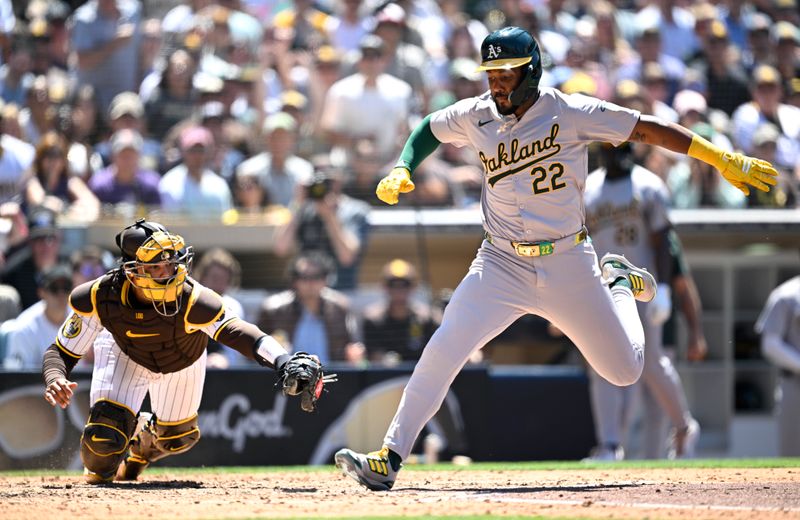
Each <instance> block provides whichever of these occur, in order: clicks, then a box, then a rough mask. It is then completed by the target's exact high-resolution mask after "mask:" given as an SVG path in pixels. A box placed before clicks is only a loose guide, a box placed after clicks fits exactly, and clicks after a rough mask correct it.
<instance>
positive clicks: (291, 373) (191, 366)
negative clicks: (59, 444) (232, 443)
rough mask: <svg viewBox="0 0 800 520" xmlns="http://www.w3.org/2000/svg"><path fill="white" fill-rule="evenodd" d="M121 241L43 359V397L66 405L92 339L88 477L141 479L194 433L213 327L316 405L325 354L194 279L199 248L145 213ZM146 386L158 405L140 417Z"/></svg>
mask: <svg viewBox="0 0 800 520" xmlns="http://www.w3.org/2000/svg"><path fill="white" fill-rule="evenodd" d="M116 242H117V246H118V247H119V248H120V250H121V251H122V264H121V266H120V267H119V268H117V269H114V270H112V271H109V272H108V273H106V274H105V275H103V276H101V277H100V278H97V279H95V280H92V281H90V282H86V283H85V284H82V285H79V286H78V287H76V288H75V289H74V290H73V291H72V293H71V294H70V306H71V308H72V313H71V315H70V317H69V318H68V319H67V320H66V321H65V322H64V324H63V325H62V326H61V329H60V330H59V333H58V336H57V337H56V339H55V342H54V343H53V344H52V345H50V347H49V348H48V349H47V351H46V352H45V354H44V360H43V367H42V371H43V374H44V380H45V384H46V386H47V388H46V390H45V395H44V397H45V399H46V400H47V402H49V403H50V404H51V405H53V406H56V405H58V406H61V407H62V408H66V407H67V405H69V403H70V399H71V398H72V395H73V392H74V390H75V387H76V386H77V383H75V382H72V381H69V380H68V379H67V378H68V377H69V374H70V372H71V371H72V369H73V367H74V366H75V364H76V363H77V361H78V360H79V359H80V358H81V356H82V355H83V354H84V353H86V352H87V351H88V350H89V349H90V348H92V347H93V346H94V349H95V350H94V359H95V361H94V373H93V374H92V386H91V391H90V399H91V403H92V405H91V409H90V411H89V419H88V421H87V423H86V427H85V428H84V430H83V435H82V436H81V459H82V461H83V464H84V467H85V471H84V473H85V475H86V478H87V481H88V482H89V483H93V484H99V483H104V482H109V481H112V480H114V479H115V478H116V479H117V480H135V479H136V478H137V477H138V476H139V475H140V474H141V473H142V471H144V469H145V468H146V467H147V466H148V465H149V464H150V463H152V462H155V461H157V460H159V459H162V458H164V457H167V456H169V455H177V454H180V453H184V452H186V451H187V450H189V449H190V448H191V447H192V446H194V444H195V443H197V441H198V440H199V439H200V430H199V428H198V422H197V410H198V408H199V407H200V398H201V396H202V393H203V383H204V381H205V372H206V345H207V344H208V337H212V338H213V339H215V340H217V341H219V342H220V343H224V344H225V345H229V346H231V347H233V348H234V349H236V350H238V351H239V352H241V353H242V354H243V355H244V356H245V357H248V358H250V359H255V360H256V361H258V362H259V363H260V364H262V365H265V366H270V367H274V368H275V369H276V371H277V372H278V378H279V383H280V384H282V385H283V391H284V393H286V394H289V395H300V396H301V399H302V401H301V405H302V406H303V409H305V410H310V409H313V407H314V404H315V402H316V399H317V398H318V397H319V395H320V392H321V390H322V385H323V377H322V369H321V366H320V364H319V361H318V360H317V359H316V358H313V357H311V356H308V355H306V354H305V353H301V352H298V353H295V354H293V355H289V354H288V353H287V352H286V350H284V349H283V347H281V346H280V344H278V342H277V341H275V340H274V339H273V338H272V337H270V336H268V335H267V334H265V333H264V332H262V331H261V330H260V329H259V328H258V327H256V326H255V325H253V324H251V323H248V322H246V321H244V320H242V319H241V318H240V317H239V316H237V315H235V314H234V313H232V312H231V311H230V309H228V308H226V307H225V306H224V305H223V302H222V298H221V297H220V296H219V295H218V294H217V293H215V292H214V291H212V290H210V289H207V288H205V287H203V286H202V285H200V284H199V283H197V281H195V280H194V279H192V278H191V277H190V276H189V271H190V269H191V264H192V257H193V256H194V252H193V250H192V247H191V246H186V245H185V244H184V240H183V238H181V237H180V236H179V235H175V234H172V233H170V232H169V231H167V229H166V228H165V227H164V226H162V225H161V224H158V223H156V222H147V221H145V220H144V219H141V220H138V221H137V222H136V223H135V224H133V225H130V226H128V227H126V228H125V229H124V230H122V231H121V232H120V233H119V234H118V235H117V237H116ZM147 392H150V403H151V406H152V411H153V413H152V414H140V420H139V421H137V412H138V411H139V408H140V407H141V405H142V401H143V400H144V396H145V394H146V393H147ZM137 423H139V424H141V426H140V427H139V428H137ZM136 430H138V432H137V431H136Z"/></svg>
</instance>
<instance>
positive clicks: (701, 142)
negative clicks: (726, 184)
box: [686, 134, 725, 171]
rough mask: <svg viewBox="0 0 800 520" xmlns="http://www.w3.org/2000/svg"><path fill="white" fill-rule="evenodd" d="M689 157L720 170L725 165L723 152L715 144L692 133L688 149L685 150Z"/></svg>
mask: <svg viewBox="0 0 800 520" xmlns="http://www.w3.org/2000/svg"><path fill="white" fill-rule="evenodd" d="M686 154H687V155H688V156H689V157H693V158H695V159H699V160H701V161H703V162H704V163H706V164H710V165H711V166H713V167H714V168H716V169H717V170H720V171H722V169H723V168H724V167H725V165H724V163H723V161H722V157H723V155H725V152H724V151H723V150H722V149H720V148H719V147H718V146H716V145H715V144H713V143H711V142H709V141H708V140H706V139H704V138H703V137H700V136H699V135H697V134H694V136H693V137H692V144H690V145H689V150H688V151H687V152H686Z"/></svg>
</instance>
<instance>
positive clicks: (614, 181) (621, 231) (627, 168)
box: [584, 143, 700, 460]
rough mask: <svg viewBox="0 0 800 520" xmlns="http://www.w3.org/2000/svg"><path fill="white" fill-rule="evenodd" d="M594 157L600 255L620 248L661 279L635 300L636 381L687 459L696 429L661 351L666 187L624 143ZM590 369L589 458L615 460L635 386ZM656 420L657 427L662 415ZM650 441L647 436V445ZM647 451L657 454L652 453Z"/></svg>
mask: <svg viewBox="0 0 800 520" xmlns="http://www.w3.org/2000/svg"><path fill="white" fill-rule="evenodd" d="M599 157H600V163H601V164H602V165H603V166H604V168H603V169H599V170H596V171H594V172H592V173H591V174H589V177H588V178H587V180H586V190H585V193H584V200H585V203H586V224H587V228H588V229H589V232H590V233H591V235H592V244H593V245H594V247H595V250H596V251H597V252H598V253H599V254H603V253H608V252H611V251H615V252H618V253H622V254H624V255H625V257H626V258H627V259H628V260H630V261H631V262H634V263H635V264H636V265H638V266H641V267H645V268H647V269H648V270H649V271H650V272H652V273H655V275H656V279H657V280H658V282H659V283H658V290H657V292H656V297H655V298H654V299H653V301H651V302H649V303H643V302H640V303H639V304H638V308H639V315H640V317H641V318H642V325H643V328H644V335H645V346H646V348H645V354H644V369H643V371H642V381H643V382H644V384H645V385H646V387H647V390H649V391H650V393H651V394H652V395H653V397H654V398H655V401H656V402H657V403H658V405H659V406H660V407H661V408H662V409H663V410H664V411H665V412H666V414H667V416H668V417H669V419H670V421H671V423H672V427H673V435H672V436H671V442H672V446H671V447H670V454H671V455H672V456H673V457H690V456H692V455H693V454H694V448H695V444H696V442H697V439H698V436H699V433H700V428H699V425H698V423H697V421H696V420H695V419H694V418H693V417H692V414H691V412H690V411H689V407H688V405H687V404H686V396H685V395H684V392H683V387H682V386H681V381H680V376H679V375H678V372H677V371H676V370H675V367H674V366H673V365H672V362H671V361H670V359H669V357H667V356H666V354H664V350H663V345H662V337H661V335H662V328H663V323H664V322H665V321H666V320H667V319H668V318H669V315H670V313H671V311H672V301H671V298H670V285H669V281H670V279H671V278H672V257H671V255H670V240H669V233H670V228H671V224H670V221H669V217H668V215H667V207H668V204H669V193H668V191H667V186H666V185H665V184H664V182H663V181H662V180H661V179H660V178H659V177H658V176H657V175H655V174H654V173H652V172H650V171H649V170H646V169H644V168H642V167H641V166H638V165H636V164H634V162H633V154H632V153H631V146H630V144H629V143H624V144H621V145H620V146H619V147H617V148H614V147H612V146H611V145H610V144H607V143H603V144H601V145H600V147H599ZM589 372H590V376H589V378H590V385H589V388H590V391H591V403H592V415H593V416H594V424H595V431H596V436H597V441H598V445H597V447H596V448H595V450H594V453H593V455H592V456H591V457H590V459H591V460H621V459H623V458H624V449H623V443H624V441H625V434H626V433H627V431H628V429H629V427H630V422H631V419H632V415H633V411H634V410H633V408H634V403H635V402H636V399H634V396H635V394H636V392H637V390H638V388H637V387H638V386H639V385H635V386H629V387H618V386H615V385H612V384H611V383H609V382H608V381H606V380H605V379H603V378H602V377H600V376H599V375H598V374H597V372H596V371H594V370H590V371H589ZM644 417H645V420H647V418H649V417H651V415H649V414H645V416H644ZM657 422H658V423H659V424H661V421H660V420H658V421H657ZM645 431H646V432H648V434H650V435H654V436H658V437H659V439H657V440H660V437H661V436H660V435H659V434H660V432H659V431H658V430H657V429H656V428H645ZM653 444H655V443H651V442H648V440H646V441H645V445H649V446H652V445H653ZM646 455H648V456H650V457H658V452H656V453H648V454H646Z"/></svg>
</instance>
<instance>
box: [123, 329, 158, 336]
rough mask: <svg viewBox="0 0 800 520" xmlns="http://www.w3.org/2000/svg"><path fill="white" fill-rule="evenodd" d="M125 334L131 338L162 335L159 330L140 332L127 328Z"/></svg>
mask: <svg viewBox="0 0 800 520" xmlns="http://www.w3.org/2000/svg"><path fill="white" fill-rule="evenodd" d="M125 335H126V336H128V337H129V338H152V337H153V336H160V334H159V333H158V332H155V333H152V334H147V333H141V334H140V333H138V332H132V331H130V330H126V331H125Z"/></svg>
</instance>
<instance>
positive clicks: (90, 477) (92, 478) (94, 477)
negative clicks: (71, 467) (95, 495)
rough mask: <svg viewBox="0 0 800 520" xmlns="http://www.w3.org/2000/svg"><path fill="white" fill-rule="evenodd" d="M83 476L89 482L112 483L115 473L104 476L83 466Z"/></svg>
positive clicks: (95, 483)
mask: <svg viewBox="0 0 800 520" xmlns="http://www.w3.org/2000/svg"><path fill="white" fill-rule="evenodd" d="M83 477H84V478H85V479H86V483H87V484H94V485H97V484H110V483H111V482H113V481H114V475H109V476H107V477H104V476H102V475H100V474H98V473H95V472H93V471H89V468H83Z"/></svg>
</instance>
